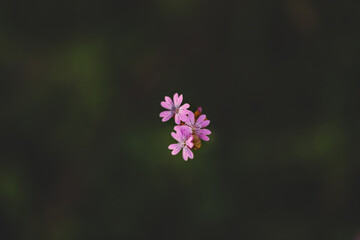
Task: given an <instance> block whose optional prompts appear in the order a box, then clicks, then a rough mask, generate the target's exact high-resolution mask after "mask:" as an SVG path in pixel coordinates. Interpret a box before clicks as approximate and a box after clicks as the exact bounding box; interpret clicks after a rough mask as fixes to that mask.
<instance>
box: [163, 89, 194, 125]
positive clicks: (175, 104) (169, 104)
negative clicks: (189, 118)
mask: <svg viewBox="0 0 360 240" xmlns="http://www.w3.org/2000/svg"><path fill="white" fill-rule="evenodd" d="M173 100H174V101H172V100H171V98H170V97H168V96H166V97H165V101H162V102H161V103H160V105H161V106H162V107H163V108H165V109H168V111H163V112H161V113H160V117H162V118H163V119H162V121H163V122H166V121H168V120H169V119H170V118H172V117H173V116H175V123H176V124H180V120H183V119H184V118H185V117H186V114H187V113H188V111H189V110H187V109H188V108H189V107H190V105H189V104H187V103H185V104H184V105H182V106H180V105H181V103H182V101H183V95H182V94H181V95H180V96H179V95H178V94H177V93H175V94H174V97H173Z"/></svg>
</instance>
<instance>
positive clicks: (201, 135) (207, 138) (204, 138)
mask: <svg viewBox="0 0 360 240" xmlns="http://www.w3.org/2000/svg"><path fill="white" fill-rule="evenodd" d="M198 137H199V138H200V139H201V140H204V141H209V140H210V138H209V137H208V136H206V135H203V134H198Z"/></svg>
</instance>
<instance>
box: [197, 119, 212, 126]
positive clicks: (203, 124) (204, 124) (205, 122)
mask: <svg viewBox="0 0 360 240" xmlns="http://www.w3.org/2000/svg"><path fill="white" fill-rule="evenodd" d="M209 124H210V120H205V121H203V122H202V123H200V124H198V126H199V127H200V128H204V127H207V126H209Z"/></svg>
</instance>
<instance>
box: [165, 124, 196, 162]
mask: <svg viewBox="0 0 360 240" xmlns="http://www.w3.org/2000/svg"><path fill="white" fill-rule="evenodd" d="M171 136H172V137H173V138H174V139H175V140H176V141H178V143H174V144H170V145H169V149H170V150H172V152H171V154H172V155H176V154H178V153H179V152H180V150H181V149H182V150H183V151H182V156H183V158H184V160H185V161H187V160H188V158H191V159H193V158H194V154H193V152H192V151H191V150H190V148H192V147H193V143H192V140H193V136H192V135H191V132H190V129H189V128H188V127H186V126H181V127H179V128H178V129H177V131H176V133H175V132H172V133H171Z"/></svg>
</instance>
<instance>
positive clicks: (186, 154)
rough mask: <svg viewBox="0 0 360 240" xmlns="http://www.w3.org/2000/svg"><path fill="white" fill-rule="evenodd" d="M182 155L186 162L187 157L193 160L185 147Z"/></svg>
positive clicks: (189, 151)
mask: <svg viewBox="0 0 360 240" xmlns="http://www.w3.org/2000/svg"><path fill="white" fill-rule="evenodd" d="M182 153H183V158H184V160H185V161H187V160H188V157H189V158H191V159H193V158H194V154H193V152H192V151H191V150H190V149H189V148H188V147H186V146H185V147H184V148H183V152H182Z"/></svg>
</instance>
